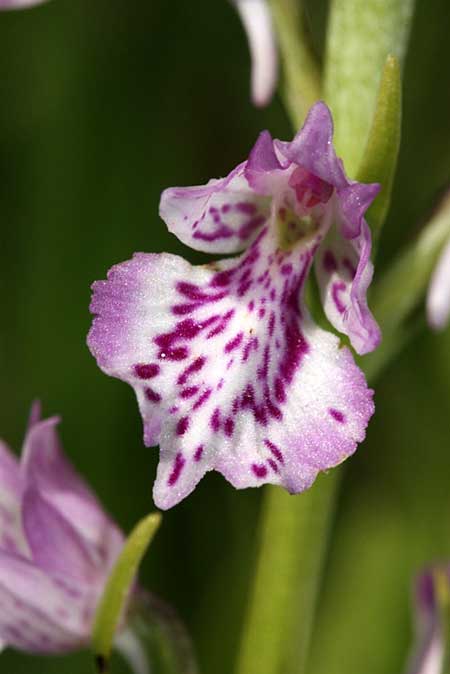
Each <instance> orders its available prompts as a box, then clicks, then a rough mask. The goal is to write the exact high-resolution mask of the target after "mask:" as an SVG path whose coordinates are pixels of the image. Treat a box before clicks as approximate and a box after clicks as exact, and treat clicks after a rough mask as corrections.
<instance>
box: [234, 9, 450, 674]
mask: <svg viewBox="0 0 450 674" xmlns="http://www.w3.org/2000/svg"><path fill="white" fill-rule="evenodd" d="M271 6H272V11H273V14H274V19H275V24H276V28H277V32H278V39H279V43H280V49H281V52H282V57H283V61H284V68H285V90H284V96H285V101H286V107H287V109H288V112H289V114H290V116H291V121H292V123H293V126H294V129H295V130H297V128H298V126H299V124H300V123H301V122H302V121H303V119H304V117H305V113H306V111H307V108H308V107H309V105H310V104H311V103H313V102H314V101H315V100H316V99H317V98H318V97H319V94H320V86H319V79H318V71H317V67H316V65H315V63H314V60H313V59H312V56H311V53H310V51H309V49H308V47H307V42H306V39H305V37H304V34H303V33H302V31H303V32H304V26H302V25H301V17H302V15H301V13H300V9H299V7H298V3H297V2H296V0H271ZM412 9H413V0H389V2H388V1H387V0H334V2H333V4H332V12H331V21H330V31H329V37H328V51H327V80H326V94H327V96H326V100H327V102H328V103H329V104H330V105H331V108H332V110H333V113H334V116H335V125H336V140H337V149H338V154H340V155H341V156H343V157H344V160H345V165H346V168H347V170H348V173H349V175H354V174H355V171H356V168H357V167H358V165H359V164H360V160H361V153H362V148H364V146H365V145H366V143H367V140H368V136H369V129H370V124H371V120H372V118H373V114H374V109H375V104H376V100H377V91H378V89H379V84H380V76H381V73H382V70H383V66H384V65H385V63H386V59H387V57H388V55H389V54H394V55H395V56H397V58H398V59H399V61H400V62H401V60H402V57H403V55H404V51H405V46H406V42H407V37H408V33H409V25H410V20H411V16H412ZM299 31H300V32H299ZM386 67H387V70H386V68H385V71H384V72H385V77H384V79H385V82H388V83H390V82H392V84H393V86H391V87H387V88H386V87H385V93H384V89H383V87H382V89H381V94H380V96H381V99H383V97H384V98H386V100H387V99H389V102H390V105H392V101H393V102H394V105H393V107H386V108H385V109H384V108H380V106H379V105H378V112H379V114H381V117H385V118H386V119H384V120H383V124H384V123H385V122H386V120H387V119H389V121H390V122H391V126H392V128H393V130H394V131H396V129H397V127H396V124H397V123H398V119H397V117H396V115H395V114H391V110H393V111H394V113H395V111H396V109H397V108H398V111H399V108H400V106H399V105H397V106H396V105H395V97H393V96H392V92H394V93H396V94H398V97H399V81H400V80H399V76H398V68H397V62H396V60H395V59H390V60H388V62H387V66H386ZM386 77H387V79H386ZM394 85H395V86H394ZM379 100H380V97H379ZM398 100H399V99H398ZM388 113H389V114H388ZM379 127H380V125H379V124H377V119H375V122H374V127H373V128H374V129H375V133H377V132H378V131H379V130H380V129H379ZM391 135H393V138H394V139H396V138H397V136H396V134H395V133H394V134H391ZM375 140H376V141H378V142H379V139H377V138H376V139H375ZM390 142H393V141H392V138H391V141H390ZM373 145H374V139H373V138H372V137H371V138H370V141H369V146H370V147H372V146H373ZM397 147H398V146H397ZM397 147H396V148H394V149H395V152H393V153H389V152H388V150H389V148H387V150H386V152H385V155H386V156H388V155H389V156H390V154H392V157H393V159H392V162H391V164H392V165H390V168H389V172H388V176H387V177H388V187H387V190H389V188H390V183H391V182H392V176H393V172H394V169H395V160H396V155H397ZM377 148H378V146H377ZM378 149H379V148H378ZM378 149H377V153H378ZM385 165H387V162H386V161H384V162H383V163H382V168H383V169H384V168H386V166H385ZM368 166H369V168H370V170H371V171H372V170H373V172H375V173H376V174H377V175H378V172H379V166H378V165H376V166H375V165H372V164H370V163H369V164H368ZM384 178H385V180H386V176H384ZM385 206H386V205H385V204H383V209H382V211H383V212H382V213H381V215H380V214H379V215H378V217H379V219H380V221H381V219H382V217H383V216H384V211H385ZM386 207H387V206H386ZM434 227H435V228H436V229H437V230H438V231H437V232H436V231H434V232H432V233H431V234H429V235H428V236H426V237H425V241H422V244H421V245H420V246H419V248H420V251H421V252H422V253H424V251H428V257H429V262H430V264H431V259H433V260H434V259H435V257H436V254H437V253H436V252H435V249H438V248H439V249H440V247H441V245H442V234H443V233H442V231H441V229H442V228H441V227H440V226H439V225H434ZM430 240H431V241H430ZM430 251H434V253H433V254H431V252H430ZM416 252H417V250H416V248H415V247H413V249H412V250H411V251H409V252H408V253H407V255H406V259H404V260H403V259H402V260H400V261H399V262H398V263H397V265H396V266H395V267H394V269H393V271H392V272H391V274H390V275H388V277H387V278H388V280H387V281H386V280H383V283H382V284H381V286H380V291H379V292H378V293H377V296H376V301H375V307H374V313H375V315H376V316H377V318H380V321H381V324H382V327H383V328H384V329H385V330H386V329H388V333H389V336H388V337H387V338H386V341H385V344H386V345H387V346H386V347H382V348H381V349H380V350H379V351H377V352H375V354H374V356H373V358H372V360H368V361H367V366H366V368H365V369H366V372H368V373H369V374H370V379H369V380H370V381H371V383H373V381H374V380H375V378H376V377H377V376H378V374H379V373H380V372H381V371H382V369H383V367H384V366H385V365H386V364H387V363H388V362H389V360H390V359H391V357H392V355H393V353H394V352H395V348H397V347H398V345H399V344H400V343H402V342H404V340H406V339H407V338H408V336H409V334H410V331H409V332H407V331H404V328H403V323H402V320H403V318H404V316H405V315H406V314H407V313H408V312H409V310H410V309H411V308H412V307H413V306H414V305H415V303H416V301H417V295H418V293H419V291H420V294H423V291H424V288H425V284H426V281H427V279H428V277H429V273H430V266H429V265H428V268H427V272H426V273H425V274H421V273H420V271H419V270H417V271H416V275H415V281H414V282H413V283H412V284H411V286H408V284H406V285H407V287H408V290H407V289H406V287H405V281H406V280H407V276H406V275H407V273H408V267H409V266H410V265H411V264H412V265H413V268H414V260H415V255H416ZM410 291H411V292H410ZM399 294H400V295H401V298H400V299H398V298H397V296H398V295H399ZM398 301H400V303H401V304H402V307H403V308H402V310H401V311H400V312H399V320H398V321H397V322H396V323H395V327H394V328H393V329H392V330H390V329H389V326H390V321H391V319H392V315H393V312H394V313H395V311H397V304H396V303H397V302H398ZM372 306H373V303H372ZM394 322H395V321H394ZM392 325H393V324H392ZM391 339H392V342H391ZM392 345H394V346H392ZM341 473H342V470H341V469H334V470H333V471H331V472H330V473H329V474H328V475H321V476H319V478H318V479H317V481H316V483H315V485H314V486H313V488H312V489H311V490H309V491H308V492H306V493H304V494H301V495H299V496H289V495H288V494H286V493H285V492H284V491H283V490H281V489H280V488H277V487H267V488H265V490H264V495H263V505H262V512H261V519H260V528H259V547H258V550H257V557H256V559H257V562H256V569H255V579H254V582H253V585H252V588H251V591H250V598H249V603H248V609H247V614H246V616H245V620H244V627H243V638H242V643H241V649H240V653H239V656H238V662H237V668H236V674H304V672H305V671H306V669H305V668H306V665H307V657H308V650H309V642H310V637H311V633H312V627H313V622H314V615H315V610H316V604H317V596H318V592H319V584H320V578H321V574H322V568H323V560H324V556H325V551H326V545H327V539H328V532H329V529H330V525H331V522H332V518H333V512H334V503H335V498H336V494H337V490H338V485H339V476H340V474H341Z"/></svg>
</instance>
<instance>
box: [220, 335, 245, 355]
mask: <svg viewBox="0 0 450 674" xmlns="http://www.w3.org/2000/svg"><path fill="white" fill-rule="evenodd" d="M243 338H244V333H243V332H239V333H238V334H237V335H236V336H235V337H233V339H231V340H230V341H229V342H227V344H225V347H224V351H225V353H230V351H233V350H234V349H237V348H238V346H239V345H240V343H241V342H242V340H243Z"/></svg>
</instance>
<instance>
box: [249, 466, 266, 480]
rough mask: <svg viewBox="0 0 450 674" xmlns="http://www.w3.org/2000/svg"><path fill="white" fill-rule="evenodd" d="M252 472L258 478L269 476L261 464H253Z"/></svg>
mask: <svg viewBox="0 0 450 674" xmlns="http://www.w3.org/2000/svg"><path fill="white" fill-rule="evenodd" d="M252 471H253V472H254V474H255V475H256V477H261V478H262V477H266V475H267V468H266V467H265V466H264V465H263V464H261V463H253V464H252Z"/></svg>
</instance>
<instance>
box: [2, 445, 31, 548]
mask: <svg viewBox="0 0 450 674" xmlns="http://www.w3.org/2000/svg"><path fill="white" fill-rule="evenodd" d="M22 488H23V481H22V478H21V475H20V469H19V464H18V461H17V459H16V457H15V456H14V454H13V453H12V452H11V451H10V449H9V447H8V446H7V445H6V444H4V443H3V442H1V441H0V549H3V550H9V551H11V552H22V553H24V554H26V552H27V550H28V545H27V543H26V541H25V538H24V536H23V531H22V526H21V521H20V500H21V496H22Z"/></svg>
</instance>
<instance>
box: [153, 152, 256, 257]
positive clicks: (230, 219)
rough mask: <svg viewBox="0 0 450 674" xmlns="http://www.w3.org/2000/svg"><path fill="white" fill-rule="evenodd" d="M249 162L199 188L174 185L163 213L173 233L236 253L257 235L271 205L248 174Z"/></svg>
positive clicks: (213, 249) (205, 248) (194, 243)
mask: <svg viewBox="0 0 450 674" xmlns="http://www.w3.org/2000/svg"><path fill="white" fill-rule="evenodd" d="M244 167H245V164H240V165H239V166H237V167H236V168H235V169H234V170H233V171H232V172H231V173H230V174H229V175H228V176H227V177H226V178H221V179H220V180H210V181H209V183H208V184H207V185H203V186H198V187H171V188H169V189H167V190H164V192H163V193H162V195H161V202H160V206H159V213H160V216H161V218H162V219H163V220H164V222H165V223H166V225H167V227H168V229H169V231H170V232H172V233H173V234H175V236H177V237H178V238H179V239H180V241H182V242H183V243H185V244H186V245H187V246H190V248H194V249H195V250H203V251H206V252H209V253H234V252H236V251H239V250H243V249H244V248H246V247H247V246H248V244H249V242H250V241H251V240H252V239H254V238H255V236H256V235H257V232H258V230H260V229H261V227H262V225H263V224H264V223H265V222H266V219H267V217H268V204H267V200H266V199H265V198H264V197H260V196H259V195H257V194H255V193H254V191H253V190H252V189H251V187H250V186H249V185H248V183H247V180H246V179H245V177H244Z"/></svg>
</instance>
